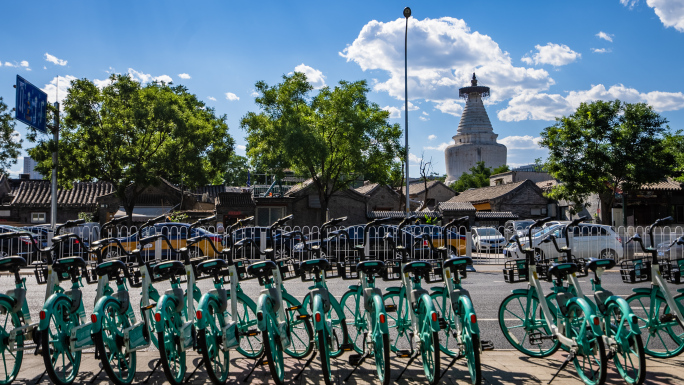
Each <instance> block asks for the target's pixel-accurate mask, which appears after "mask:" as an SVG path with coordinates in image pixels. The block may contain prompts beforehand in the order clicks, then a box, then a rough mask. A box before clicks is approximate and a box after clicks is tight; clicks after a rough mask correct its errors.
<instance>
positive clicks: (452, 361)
mask: <svg viewBox="0 0 684 385" xmlns="http://www.w3.org/2000/svg"><path fill="white" fill-rule="evenodd" d="M461 357H463V356H461V355H458V356H456V357H454V359H453V360H451V362H449V365H447V367H446V369H444V371H443V372H442V375H441V376H439V379H440V380H441V379H442V377H444V375H445V374H446V372H448V371H449V368H451V367H452V366H454V364H455V363H456V361H458V359H459V358H461Z"/></svg>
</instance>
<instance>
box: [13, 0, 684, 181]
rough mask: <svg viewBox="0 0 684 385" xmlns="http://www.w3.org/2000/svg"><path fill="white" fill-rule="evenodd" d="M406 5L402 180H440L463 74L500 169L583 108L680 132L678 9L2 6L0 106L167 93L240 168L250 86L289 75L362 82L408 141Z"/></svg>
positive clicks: (640, 5)
mask: <svg viewBox="0 0 684 385" xmlns="http://www.w3.org/2000/svg"><path fill="white" fill-rule="evenodd" d="M405 6H410V7H411V9H412V11H413V16H412V17H411V18H410V19H409V30H408V51H409V52H408V56H409V58H408V66H409V68H408V72H409V90H408V92H409V100H410V102H411V106H410V110H409V143H410V153H411V159H412V161H411V163H412V164H413V165H412V168H411V170H412V171H411V172H412V174H414V173H417V166H416V165H415V164H414V163H416V161H417V159H418V158H420V156H421V155H422V154H424V156H425V157H426V158H427V159H429V158H432V160H433V164H434V168H435V171H436V172H438V173H444V172H445V166H444V151H443V149H444V147H445V146H446V145H447V144H451V143H452V142H453V140H452V139H451V137H452V136H453V135H455V134H456V128H457V127H458V122H459V119H460V114H461V111H462V108H463V101H462V100H459V98H458V88H460V87H463V86H465V85H467V84H469V79H470V77H471V76H472V73H473V72H476V73H477V76H478V79H479V80H480V84H481V85H486V86H489V87H491V94H492V96H491V98H489V99H488V100H487V101H486V106H487V111H488V113H489V117H490V119H491V121H492V125H493V127H494V131H495V132H496V133H497V134H498V135H499V141H500V142H502V143H504V144H506V145H507V146H508V164H509V165H511V166H518V165H523V164H527V163H532V162H534V160H535V159H536V158H539V157H542V158H543V157H545V155H546V153H545V151H544V150H542V149H539V147H538V146H537V144H536V141H537V140H538V138H539V133H540V132H541V131H542V130H543V128H544V127H547V126H549V125H551V124H553V122H554V117H556V116H558V117H560V116H562V115H568V114H570V113H572V111H573V110H574V109H575V108H576V107H577V106H578V105H579V103H580V102H583V101H591V100H596V99H603V100H613V99H616V98H617V99H621V100H624V101H628V102H647V103H649V104H650V105H652V106H653V107H654V108H655V109H656V111H658V112H659V113H660V114H661V115H663V116H664V117H665V118H667V119H668V120H669V122H670V123H669V125H670V127H671V129H673V130H675V129H680V128H684V74H683V70H684V64H682V63H684V0H640V1H632V0H603V1H595V0H594V1H584V0H576V1H572V2H567V1H563V2H559V1H536V2H513V1H488V2H485V1H476V2H466V1H453V0H452V1H431V2H425V1H423V2H415V3H413V4H412V3H410V2H404V3H400V2H396V1H363V2H360V1H345V2H323V1H290V2H286V1H260V2H249V1H247V2H227V1H195V2H188V1H163V2H162V1H116V2H114V1H110V2H105V1H59V2H56V1H52V2H47V1H34V2H31V6H30V7H29V6H27V3H26V2H11V3H10V2H3V5H2V10H3V14H5V17H4V18H3V25H2V27H0V28H1V29H2V36H1V37H2V38H0V63H2V65H0V84H2V85H3V87H0V96H2V97H3V99H4V100H5V103H6V104H8V105H9V106H10V108H12V107H14V103H15V102H14V89H13V88H12V85H13V84H14V83H15V78H16V75H17V74H20V75H21V76H23V77H24V78H26V79H27V80H29V81H30V82H32V83H33V84H35V85H37V86H39V87H41V88H43V89H44V90H45V91H46V92H48V95H49V98H50V100H51V101H54V100H55V97H56V96H55V94H56V88H57V87H56V83H57V77H59V79H60V80H59V86H60V90H59V97H60V99H61V98H63V97H64V96H65V95H66V89H67V86H68V80H70V79H73V78H88V79H91V80H94V81H97V84H101V85H102V84H105V82H104V81H105V80H106V79H107V77H108V76H109V74H110V73H129V74H131V75H132V76H133V77H135V78H136V79H138V80H139V81H141V82H147V81H152V80H154V79H159V80H166V81H172V82H173V83H174V84H183V85H185V86H187V87H188V89H189V90H190V92H192V93H195V94H197V95H198V97H199V98H200V99H202V100H204V101H205V102H206V103H207V104H208V105H209V106H212V107H214V108H215V109H216V111H217V113H218V114H226V115H227V117H228V125H229V127H230V133H231V135H233V137H234V138H235V139H236V143H237V149H236V150H237V152H238V153H239V154H243V155H244V151H245V150H244V145H245V138H244V137H245V133H244V131H242V130H241V129H240V127H239V122H240V119H241V118H242V117H243V116H244V115H245V114H246V113H247V112H248V111H257V107H256V105H255V104H254V84H255V83H256V82H257V81H259V80H263V81H265V82H266V83H268V84H269V85H273V84H276V83H278V82H280V80H281V78H282V76H283V75H284V74H288V73H291V72H293V71H295V70H299V71H302V72H305V73H306V74H307V76H308V77H309V79H310V81H311V82H312V84H314V86H316V87H320V86H323V85H328V86H334V85H335V84H337V82H338V81H340V80H348V81H355V80H361V79H365V80H367V81H368V83H369V85H370V87H371V90H372V91H371V93H370V95H369V97H370V99H371V100H372V101H373V102H375V103H377V104H378V105H379V106H381V107H383V108H386V109H387V110H389V111H390V112H391V116H392V118H391V121H392V122H396V123H400V124H401V125H402V127H403V126H404V115H403V114H404V112H403V110H404V100H403V95H404V55H403V50H404V28H405V21H404V18H403V15H402V10H403V8H404V7H405ZM16 129H17V132H18V135H20V136H21V137H24V136H25V133H26V130H25V126H24V125H23V124H22V123H17V125H16ZM24 146H25V147H27V146H30V143H28V142H27V141H24ZM22 167H23V162H19V163H18V164H17V165H15V166H14V167H13V168H12V170H11V173H12V174H14V175H16V174H18V173H19V172H21V171H22Z"/></svg>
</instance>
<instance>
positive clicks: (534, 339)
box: [530, 332, 555, 345]
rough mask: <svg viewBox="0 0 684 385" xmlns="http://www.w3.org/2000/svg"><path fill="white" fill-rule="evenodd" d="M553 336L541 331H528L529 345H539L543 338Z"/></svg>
mask: <svg viewBox="0 0 684 385" xmlns="http://www.w3.org/2000/svg"><path fill="white" fill-rule="evenodd" d="M554 338H555V337H554V336H546V335H543V334H542V333H541V332H532V333H530V345H541V344H542V342H544V340H552V339H554Z"/></svg>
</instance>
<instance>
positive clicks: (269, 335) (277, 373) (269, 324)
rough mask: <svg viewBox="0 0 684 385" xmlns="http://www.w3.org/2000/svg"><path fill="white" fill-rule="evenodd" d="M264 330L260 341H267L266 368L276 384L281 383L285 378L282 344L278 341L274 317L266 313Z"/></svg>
mask: <svg viewBox="0 0 684 385" xmlns="http://www.w3.org/2000/svg"><path fill="white" fill-rule="evenodd" d="M266 318H267V321H266V330H264V331H262V332H261V338H262V341H267V342H266V343H265V344H264V349H266V350H265V354H266V359H267V360H268V369H269V370H270V371H271V377H273V381H274V382H275V383H276V385H283V383H284V379H285V362H284V360H283V345H282V344H281V342H280V336H279V335H278V331H277V330H278V325H276V324H275V322H273V321H274V319H273V318H272V317H271V316H269V315H266Z"/></svg>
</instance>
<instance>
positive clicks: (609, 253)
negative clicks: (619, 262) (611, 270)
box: [598, 249, 617, 260]
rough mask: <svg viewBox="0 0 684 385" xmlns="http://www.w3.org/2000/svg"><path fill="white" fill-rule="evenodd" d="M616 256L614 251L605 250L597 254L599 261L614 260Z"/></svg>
mask: <svg viewBox="0 0 684 385" xmlns="http://www.w3.org/2000/svg"><path fill="white" fill-rule="evenodd" d="M616 256H617V253H616V252H615V250H613V249H605V250H602V251H601V252H600V253H599V256H598V257H599V259H613V260H614V259H615V258H616Z"/></svg>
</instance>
